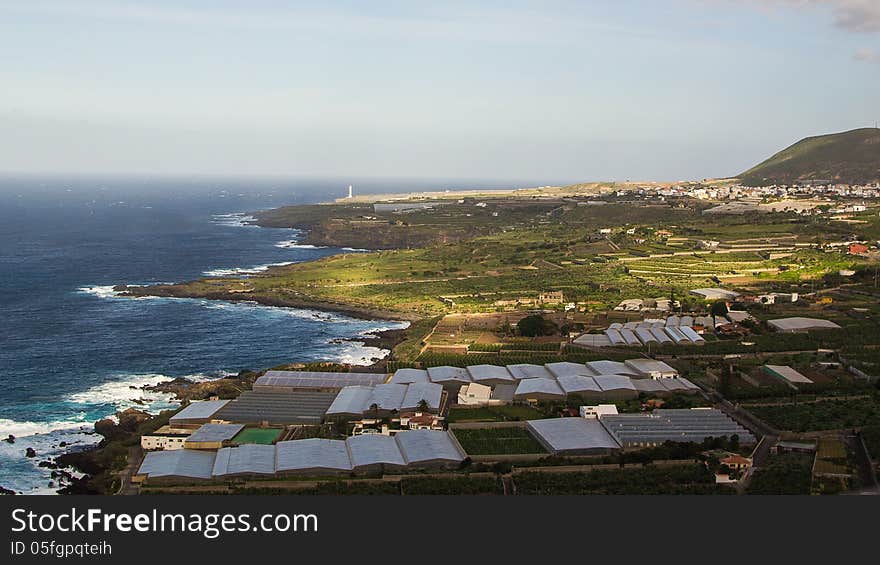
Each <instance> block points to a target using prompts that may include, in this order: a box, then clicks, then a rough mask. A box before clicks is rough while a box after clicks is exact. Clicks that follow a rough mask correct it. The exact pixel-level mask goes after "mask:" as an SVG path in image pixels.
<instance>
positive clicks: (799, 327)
mask: <svg viewBox="0 0 880 565" xmlns="http://www.w3.org/2000/svg"><path fill="white" fill-rule="evenodd" d="M767 323H768V324H770V325H771V326H772V327H773V328H775V329H777V330H779V331H805V330H824V329H835V328H840V326H839V325H837V324H835V323H834V322H832V321H830V320H821V319H819V318H800V317H795V318H779V319H778V320H768V321H767Z"/></svg>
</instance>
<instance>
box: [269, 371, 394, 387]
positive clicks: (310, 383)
mask: <svg viewBox="0 0 880 565" xmlns="http://www.w3.org/2000/svg"><path fill="white" fill-rule="evenodd" d="M387 378H388V376H387V375H385V374H377V373H334V372H321V371H266V374H265V375H263V376H262V377H260V378H258V379H257V380H256V382H255V383H254V390H261V389H262V390H272V391H288V392H290V391H294V390H311V391H315V392H339V390H340V389H342V388H343V387H347V386H355V385H368V386H369V385H377V384H382V383H384V382H385V380H386V379H387Z"/></svg>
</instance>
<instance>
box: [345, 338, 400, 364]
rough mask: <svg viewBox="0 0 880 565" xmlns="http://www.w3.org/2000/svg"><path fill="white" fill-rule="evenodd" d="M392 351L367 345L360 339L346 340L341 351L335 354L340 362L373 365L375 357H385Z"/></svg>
mask: <svg viewBox="0 0 880 565" xmlns="http://www.w3.org/2000/svg"><path fill="white" fill-rule="evenodd" d="M390 353H391V352H390V351H388V350H387V349H380V348H378V347H372V346H366V345H364V344H363V343H362V342H359V341H349V342H345V343H344V345H342V347H341V348H340V351H339V352H338V353H337V354H336V355H335V356H334V357H335V360H336V361H337V362H338V363H348V364H351V365H371V364H372V363H373V359H374V358H375V359H384V358H385V357H388V355H389V354H390Z"/></svg>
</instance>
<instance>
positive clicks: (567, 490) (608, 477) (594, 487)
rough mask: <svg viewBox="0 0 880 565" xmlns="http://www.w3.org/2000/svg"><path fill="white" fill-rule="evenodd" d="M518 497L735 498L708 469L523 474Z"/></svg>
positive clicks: (519, 478) (698, 466)
mask: <svg viewBox="0 0 880 565" xmlns="http://www.w3.org/2000/svg"><path fill="white" fill-rule="evenodd" d="M513 480H514V483H515V485H516V493H517V494H526V495H529V494H532V495H565V494H568V495H571V494H735V492H736V491H734V490H733V489H731V488H729V487H725V486H723V485H716V484H715V477H714V475H713V474H712V473H711V472H709V470H708V469H706V467H705V465H702V464H694V465H680V466H670V467H654V466H651V465H647V466H645V467H640V468H629V469H601V470H593V471H588V472H582V473H539V472H531V471H527V472H523V473H518V474H516V475H515V476H514V479H513Z"/></svg>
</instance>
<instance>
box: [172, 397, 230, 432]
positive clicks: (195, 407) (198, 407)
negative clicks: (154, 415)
mask: <svg viewBox="0 0 880 565" xmlns="http://www.w3.org/2000/svg"><path fill="white" fill-rule="evenodd" d="M228 402H229V401H228V400H194V401H192V402H190V403H189V404H187V405H186V407H184V408H183V409H182V410H180V411H179V412H178V413H177V414H175V415H173V416H171V418H170V419H169V420H168V422H169V424H171V426H172V427H174V428H182V427H197V426H201V425H202V424H207V423H208V422H210V421H211V420H212V419H213V418H214V414H215V413H216V412H217V411H218V410H220V409H221V408H223V407H224V406H226V404H227V403H228Z"/></svg>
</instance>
